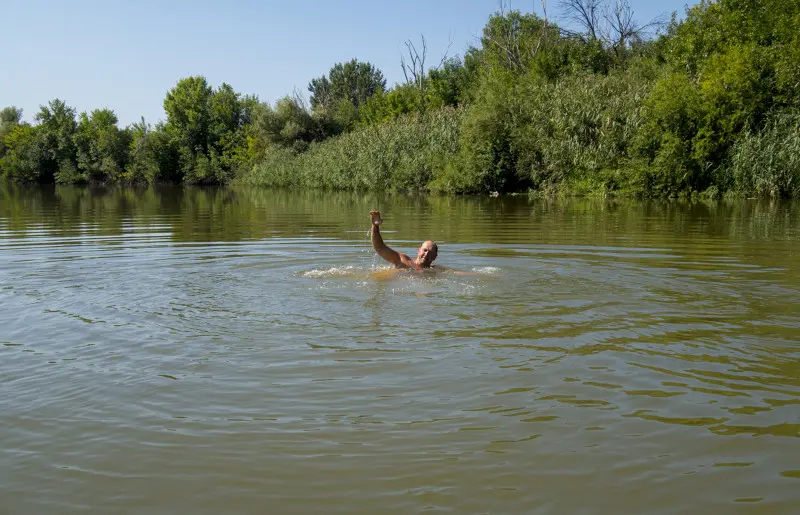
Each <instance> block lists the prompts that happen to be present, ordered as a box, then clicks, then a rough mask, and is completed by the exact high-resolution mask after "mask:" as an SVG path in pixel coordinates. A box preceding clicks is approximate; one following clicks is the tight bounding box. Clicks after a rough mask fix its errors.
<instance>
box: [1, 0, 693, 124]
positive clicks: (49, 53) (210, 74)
mask: <svg viewBox="0 0 800 515" xmlns="http://www.w3.org/2000/svg"><path fill="white" fill-rule="evenodd" d="M510 3H511V7H512V8H514V9H520V10H522V11H525V12H530V11H531V10H533V9H534V7H535V11H536V12H537V14H540V15H541V14H542V9H541V2H540V1H539V0H529V1H527V2H519V1H518V2H514V1H512V2H510ZM557 3H558V2H557V1H555V0H550V1H548V2H547V6H548V13H547V14H548V16H549V17H550V18H552V19H556V21H558V14H559V13H558V10H557V8H556V6H557ZM630 3H631V5H632V6H633V9H634V12H635V14H636V19H637V20H639V21H640V22H646V21H649V20H650V19H652V18H654V17H656V16H659V15H663V16H664V19H666V20H668V19H669V14H670V13H671V12H672V11H677V12H678V14H679V15H681V14H682V13H683V12H684V9H685V6H686V4H687V0H680V1H679V0H661V1H659V2H653V1H650V0H630ZM688 3H689V4H690V5H692V4H694V3H696V2H694V1H689V2H688ZM498 5H499V4H498V1H497V0H404V1H402V2H401V1H397V0H395V1H389V0H372V1H367V0H339V1H336V0H284V1H271V0H262V1H255V0H247V1H245V0H228V1H227V2H224V3H223V2H221V1H207V0H193V1H189V0H138V1H131V0H127V1H119V0H95V1H89V0H63V1H55V0H51V1H44V0H24V1H23V0H16V1H14V0H0V13H2V18H3V22H2V30H0V66H2V68H3V71H4V73H3V77H2V78H0V108H2V107H5V106H9V105H15V106H17V107H21V108H23V109H24V118H25V119H26V120H28V121H31V120H32V118H33V115H34V114H35V113H36V112H37V111H38V110H39V105H41V104H46V103H47V102H48V101H50V100H51V99H53V98H56V97H58V98H61V99H63V100H65V101H66V102H67V104H68V105H70V106H72V107H75V108H76V109H77V111H78V112H81V111H89V110H92V109H96V108H103V107H107V108H110V109H113V110H114V111H115V112H116V113H117V116H118V117H119V118H120V123H121V125H123V126H124V125H127V124H129V123H131V122H134V121H137V120H138V119H139V118H140V117H141V116H144V117H145V118H146V119H147V121H149V122H155V121H157V120H160V119H163V118H164V111H163V108H162V103H163V101H164V97H165V95H166V93H167V91H168V90H169V89H170V88H172V87H173V86H174V85H175V83H176V82H177V81H178V80H179V79H180V78H182V77H186V76H189V75H204V76H205V77H206V78H207V79H208V81H209V82H210V83H211V85H212V86H215V87H216V86H218V85H219V84H220V83H222V82H227V83H229V84H231V85H232V86H233V88H234V89H235V90H236V91H238V92H240V93H249V94H255V95H258V97H259V98H260V99H261V100H262V101H268V102H274V101H275V100H277V99H279V98H280V97H282V96H285V95H287V94H291V93H292V91H293V90H295V89H297V90H298V91H300V92H302V93H303V94H304V95H305V94H307V92H306V86H307V84H308V82H309V81H310V80H311V79H312V78H314V77H318V76H320V75H323V74H326V73H327V72H328V70H329V69H330V67H331V66H332V65H333V64H335V63H337V62H341V61H347V60H350V59H352V58H354V57H355V58H357V59H358V60H360V61H369V62H371V63H373V64H374V65H376V66H377V67H378V68H380V69H381V70H382V71H383V73H384V75H385V76H386V79H387V82H388V84H389V85H392V84H394V83H396V82H399V81H402V80H403V75H402V70H401V67H400V56H401V53H402V51H403V50H404V46H403V43H404V41H406V40H408V39H412V40H414V41H416V42H417V43H419V38H420V34H424V35H425V38H426V40H427V43H428V55H429V57H428V62H429V63H431V64H436V63H437V62H438V61H439V59H440V58H441V56H442V54H443V53H444V52H445V50H446V49H447V47H448V42H449V41H450V40H452V45H451V46H450V49H449V55H455V54H461V53H463V51H464V49H465V48H467V47H468V46H469V45H470V44H474V43H476V41H477V37H478V36H479V34H480V32H481V29H482V28H483V26H484V24H485V23H486V21H487V20H488V18H489V16H490V15H491V14H492V13H493V12H495V11H497V9H498Z"/></svg>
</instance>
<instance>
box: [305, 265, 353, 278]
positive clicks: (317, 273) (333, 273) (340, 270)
mask: <svg viewBox="0 0 800 515" xmlns="http://www.w3.org/2000/svg"><path fill="white" fill-rule="evenodd" d="M362 273H363V271H361V269H359V268H357V267H355V266H334V267H331V268H328V269H324V270H318V269H314V270H309V271H308V272H303V277H314V278H320V277H352V276H357V275H361V274H362Z"/></svg>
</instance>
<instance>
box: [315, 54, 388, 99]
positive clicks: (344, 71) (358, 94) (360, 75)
mask: <svg viewBox="0 0 800 515" xmlns="http://www.w3.org/2000/svg"><path fill="white" fill-rule="evenodd" d="M384 89H386V79H385V78H384V77H383V72H381V71H380V70H379V69H377V68H376V67H375V66H373V65H372V64H370V63H367V62H359V61H358V60H356V59H353V60H351V61H348V62H346V63H337V64H335V65H334V66H333V67H332V68H331V69H330V71H329V72H328V75H327V76H325V75H323V76H322V77H319V78H316V79H312V80H311V82H310V83H309V84H308V91H309V92H311V108H312V109H314V110H318V109H332V108H334V106H335V105H336V104H337V103H338V102H340V101H342V100H346V101H347V102H349V103H350V104H352V105H353V106H354V107H355V108H356V109H358V108H359V107H361V106H362V105H363V104H364V103H366V101H367V99H369V97H371V96H372V95H374V94H375V93H376V92H377V91H379V90H384Z"/></svg>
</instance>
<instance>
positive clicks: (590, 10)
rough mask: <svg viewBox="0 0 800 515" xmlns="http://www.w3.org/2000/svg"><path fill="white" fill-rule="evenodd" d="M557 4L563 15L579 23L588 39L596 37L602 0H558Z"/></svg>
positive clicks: (598, 29)
mask: <svg viewBox="0 0 800 515" xmlns="http://www.w3.org/2000/svg"><path fill="white" fill-rule="evenodd" d="M559 6H560V7H561V9H562V10H564V11H565V15H564V17H565V18H566V19H568V20H572V21H573V22H575V23H577V24H578V25H580V26H581V27H582V28H583V29H584V30H585V31H586V34H587V35H588V37H589V39H590V40H592V41H593V40H596V39H597V37H598V33H599V32H600V30H601V29H600V16H601V10H602V6H603V0H560V2H559Z"/></svg>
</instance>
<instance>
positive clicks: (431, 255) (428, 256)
mask: <svg viewBox="0 0 800 515" xmlns="http://www.w3.org/2000/svg"><path fill="white" fill-rule="evenodd" d="M438 255H439V247H438V245H436V244H435V243H434V242H433V241H431V240H427V241H423V242H422V245H421V246H420V247H419V250H417V264H419V265H420V266H421V267H422V268H427V267H429V266H431V263H433V260H434V259H436V256H438Z"/></svg>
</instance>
